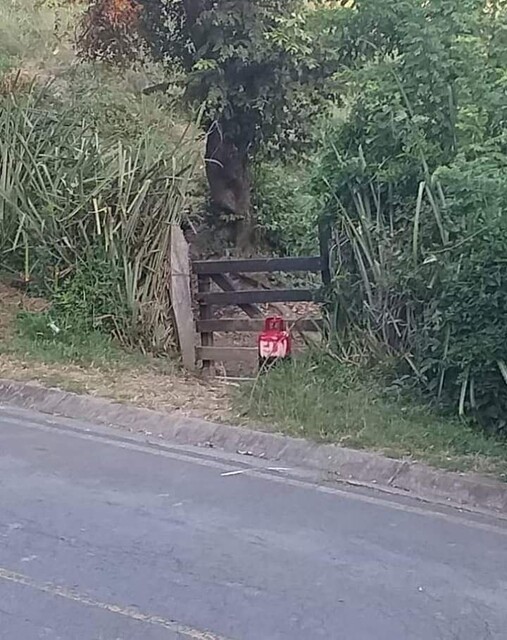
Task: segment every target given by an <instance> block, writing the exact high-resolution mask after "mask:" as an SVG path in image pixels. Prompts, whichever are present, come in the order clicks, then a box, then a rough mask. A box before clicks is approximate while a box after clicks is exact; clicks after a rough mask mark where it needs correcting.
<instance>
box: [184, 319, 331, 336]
mask: <svg viewBox="0 0 507 640" xmlns="http://www.w3.org/2000/svg"><path fill="white" fill-rule="evenodd" d="M286 322H287V327H288V328H289V329H296V330H297V331H302V332H303V333H313V332H319V331H321V330H322V327H323V324H324V323H323V321H322V320H321V319H320V318H315V319H311V318H293V319H290V318H289V319H287V320H286ZM263 328H264V319H262V318H255V319H251V318H222V319H220V320H199V321H198V322H197V330H198V331H207V332H214V331H223V332H227V331H236V332H239V333H260V332H261V331H262V330H263Z"/></svg>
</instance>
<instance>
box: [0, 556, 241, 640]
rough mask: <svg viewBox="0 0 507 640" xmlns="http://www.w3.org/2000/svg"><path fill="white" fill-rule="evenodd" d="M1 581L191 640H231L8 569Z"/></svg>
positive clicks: (1, 572)
mask: <svg viewBox="0 0 507 640" xmlns="http://www.w3.org/2000/svg"><path fill="white" fill-rule="evenodd" d="M0 580H4V581H5V582H13V583H14V584H19V585H23V586H25V587H30V588H31V589H35V590H36V591H40V592H42V593H47V594H49V595H52V596H58V597H59V598H64V599H65V600H71V601H72V602H77V603H78V604H81V605H84V606H87V607H92V608H94V609H100V610H101V611H108V612H109V613H114V614H116V615H118V616H123V617H124V618H129V619H130V620H135V621H137V622H141V623H144V624H150V625H153V626H156V627H161V628H163V629H167V630H168V631H172V632H173V633H178V634H180V635H181V636H183V637H184V638H190V639H191V640H231V639H230V638H226V637H225V636H220V635H217V634H215V633H211V632H209V631H200V630H199V629H194V628H193V627H189V626H187V625H184V624H180V623H178V622H175V621H174V620H166V619H165V618H161V617H160V616H152V615H149V614H145V613H141V612H140V611H137V609H132V608H129V607H121V606H119V605H116V604H109V603H107V602H100V601H99V600H95V598H92V597H90V596H87V595H85V594H82V593H78V592H77V591H76V590H75V589H68V588H67V587H62V586H60V585H56V584H51V583H49V582H39V581H38V580H34V579H33V578H30V577H29V576H25V575H22V574H21V573H16V572H14V571H9V570H8V569H4V568H2V567H0Z"/></svg>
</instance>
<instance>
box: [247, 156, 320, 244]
mask: <svg viewBox="0 0 507 640" xmlns="http://www.w3.org/2000/svg"><path fill="white" fill-rule="evenodd" d="M310 178H311V175H309V169H308V168H307V167H305V166H298V165H295V164H292V165H285V164H282V163H275V162H264V163H261V164H260V165H258V167H257V170H256V174H255V187H256V189H255V199H256V203H255V207H256V213H257V215H256V218H257V223H258V225H259V228H260V231H261V234H262V237H263V238H264V239H265V240H266V241H267V242H268V244H269V245H270V247H271V248H272V249H273V250H274V251H276V252H277V253H279V254H280V255H304V254H307V255H308V254H312V253H314V252H315V251H316V250H317V245H318V241H317V224H318V207H317V200H316V198H314V197H313V195H312V194H311V191H310Z"/></svg>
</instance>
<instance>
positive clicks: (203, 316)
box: [197, 276, 213, 374]
mask: <svg viewBox="0 0 507 640" xmlns="http://www.w3.org/2000/svg"><path fill="white" fill-rule="evenodd" d="M197 289H198V291H199V293H200V294H204V293H207V292H209V291H210V289H211V278H210V277H209V276H202V277H199V278H198V282H197ZM212 317H213V311H212V309H211V307H209V306H207V305H204V304H200V305H199V319H200V320H211V318H212ZM201 345H202V346H203V347H212V346H213V332H211V331H210V332H207V331H205V332H203V333H201ZM197 357H198V359H201V360H202V361H203V362H202V366H203V370H204V373H205V374H209V373H212V371H211V369H212V366H213V362H212V361H211V360H209V359H206V358H204V359H203V358H200V357H199V356H197Z"/></svg>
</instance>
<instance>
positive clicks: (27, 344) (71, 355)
mask: <svg viewBox="0 0 507 640" xmlns="http://www.w3.org/2000/svg"><path fill="white" fill-rule="evenodd" d="M2 353H4V354H11V355H16V356H22V357H24V358H28V359H31V360H34V361H38V362H44V363H45V364H48V365H51V364H77V365H82V366H94V367H97V368H102V369H109V368H114V369H117V370H118V369H122V370H126V369H133V370H134V369H139V368H142V367H146V366H150V367H155V368H156V369H157V370H159V371H160V372H161V373H162V372H171V373H173V372H174V371H175V369H176V364H175V362H174V361H171V360H169V359H167V358H157V359H155V358H152V357H149V356H145V355H143V354H142V353H140V352H138V351H128V350H126V349H123V348H122V347H121V346H120V345H119V344H118V343H117V342H116V341H115V340H114V339H113V338H112V337H110V336H109V335H105V334H103V333H101V332H99V331H89V332H80V331H77V330H76V329H75V328H72V327H69V328H68V329H65V328H60V327H59V326H57V324H56V323H55V322H54V321H52V319H51V318H50V316H49V315H48V314H47V313H28V312H22V313H20V314H19V315H18V317H17V318H16V324H15V332H14V337H13V338H12V339H11V340H10V341H9V343H8V344H7V343H0V354H2Z"/></svg>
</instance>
